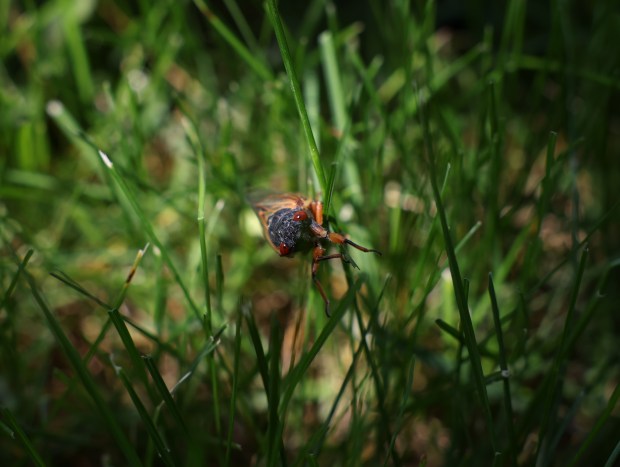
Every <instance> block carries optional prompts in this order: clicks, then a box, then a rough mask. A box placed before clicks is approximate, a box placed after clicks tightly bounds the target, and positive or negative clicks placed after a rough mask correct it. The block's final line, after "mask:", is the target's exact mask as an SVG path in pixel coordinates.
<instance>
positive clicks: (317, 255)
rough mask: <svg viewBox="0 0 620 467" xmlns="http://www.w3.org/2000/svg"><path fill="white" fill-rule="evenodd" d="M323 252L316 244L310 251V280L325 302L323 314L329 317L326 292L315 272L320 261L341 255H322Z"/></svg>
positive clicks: (323, 249)
mask: <svg viewBox="0 0 620 467" xmlns="http://www.w3.org/2000/svg"><path fill="white" fill-rule="evenodd" d="M324 254H325V248H323V247H322V246H321V245H317V246H315V247H314V251H313V252H312V281H313V282H314V284H315V285H316V288H317V290H318V291H319V293H320V294H321V298H323V302H325V314H326V315H327V317H328V318H329V317H331V314H330V313H329V298H327V294H326V293H325V290H324V289H323V286H322V285H321V282H320V281H319V278H318V277H317V273H318V272H319V263H320V262H321V261H324V260H328V259H335V258H341V257H342V255H341V254H334V255H328V256H323V255H324Z"/></svg>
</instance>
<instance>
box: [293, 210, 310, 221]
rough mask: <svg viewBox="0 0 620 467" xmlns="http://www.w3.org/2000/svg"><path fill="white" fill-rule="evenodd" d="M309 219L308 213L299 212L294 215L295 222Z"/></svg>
mask: <svg viewBox="0 0 620 467" xmlns="http://www.w3.org/2000/svg"><path fill="white" fill-rule="evenodd" d="M306 219H308V213H307V212H306V211H297V212H296V213H295V214H293V220H294V221H297V222H301V221H305V220H306Z"/></svg>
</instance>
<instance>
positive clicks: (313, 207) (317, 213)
mask: <svg viewBox="0 0 620 467" xmlns="http://www.w3.org/2000/svg"><path fill="white" fill-rule="evenodd" d="M310 211H312V215H313V216H314V220H315V221H316V222H317V223H318V224H319V225H323V203H322V202H320V201H312V203H311V204H310Z"/></svg>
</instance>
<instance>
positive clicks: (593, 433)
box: [568, 384, 620, 467]
mask: <svg viewBox="0 0 620 467" xmlns="http://www.w3.org/2000/svg"><path fill="white" fill-rule="evenodd" d="M619 399H620V384H617V385H616V388H615V389H614V392H613V393H612V394H611V397H610V398H609V401H608V402H607V406H606V407H605V410H604V411H603V413H602V414H601V416H600V417H599V418H598V420H597V421H596V424H595V425H594V427H593V428H592V430H590V433H588V436H587V438H586V439H585V441H584V442H583V443H582V444H581V446H580V447H579V451H577V454H575V457H573V459H572V460H571V462H570V464H568V465H569V467H572V466H575V465H582V464H580V462H579V461H580V459H581V457H582V456H583V455H584V453H585V452H586V451H587V450H588V448H589V447H590V445H591V444H592V442H593V441H594V440H595V439H596V437H597V436H598V434H599V433H600V431H601V429H602V428H603V425H604V424H605V422H606V421H607V420H608V419H609V417H611V416H612V414H613V411H614V409H615V408H616V405H617V404H618V400H619ZM614 451H615V450H614ZM616 455H617V454H616Z"/></svg>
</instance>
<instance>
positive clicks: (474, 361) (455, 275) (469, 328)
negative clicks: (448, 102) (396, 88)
mask: <svg viewBox="0 0 620 467" xmlns="http://www.w3.org/2000/svg"><path fill="white" fill-rule="evenodd" d="M418 99H419V97H418ZM420 119H421V121H422V130H423V134H424V141H425V146H426V150H427V158H426V160H427V161H428V167H429V171H430V181H431V187H432V190H433V197H434V199H435V203H436V205H437V215H438V216H439V220H440V222H441V229H442V232H443V237H444V244H445V249H446V254H447V255H448V263H449V265H450V273H451V275H452V282H453V284H454V294H455V298H456V303H457V307H458V310H459V315H460V318H461V325H462V326H463V331H464V336H465V343H466V345H467V350H468V352H469V358H470V360H471V366H472V373H473V377H474V381H475V384H476V388H477V390H478V394H479V396H480V399H481V401H482V406H483V410H484V415H485V419H486V423H487V429H488V431H489V434H490V436H491V445H492V448H493V452H494V453H496V452H497V435H496V433H495V427H494V424H493V415H492V413H491V406H490V403H489V396H488V394H487V390H486V385H485V381H484V373H483V371H482V362H481V360H480V354H479V351H478V345H477V343H476V334H475V331H474V325H473V323H472V320H471V316H470V315H469V308H468V306H467V300H466V298H465V291H464V289H463V280H462V278H461V271H460V268H459V264H458V261H457V259H456V253H455V251H454V246H453V242H452V235H451V233H450V227H449V226H448V220H447V216H446V212H445V209H444V206H443V201H442V199H441V194H440V191H439V187H438V185H437V175H436V174H437V167H436V166H435V161H436V160H437V159H436V156H435V151H434V148H433V144H432V142H431V134H430V128H429V121H428V118H427V117H426V115H425V112H424V109H423V108H422V107H420ZM494 458H495V455H494Z"/></svg>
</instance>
